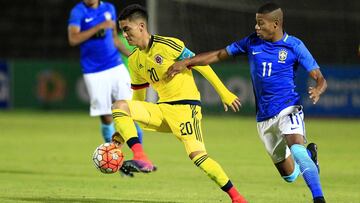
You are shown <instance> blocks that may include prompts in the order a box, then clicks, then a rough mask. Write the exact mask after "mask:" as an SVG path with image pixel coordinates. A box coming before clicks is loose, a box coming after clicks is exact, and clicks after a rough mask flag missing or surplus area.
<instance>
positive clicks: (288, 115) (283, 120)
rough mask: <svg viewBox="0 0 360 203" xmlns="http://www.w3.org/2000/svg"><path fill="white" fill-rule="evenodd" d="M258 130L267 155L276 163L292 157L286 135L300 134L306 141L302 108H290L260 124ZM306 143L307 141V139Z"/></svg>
mask: <svg viewBox="0 0 360 203" xmlns="http://www.w3.org/2000/svg"><path fill="white" fill-rule="evenodd" d="M257 129H258V133H259V136H260V139H261V140H262V141H263V143H264V145H265V148H266V151H267V153H268V154H269V155H270V157H271V159H272V161H273V162H274V163H279V162H281V161H283V160H285V159H286V158H287V157H288V156H290V155H291V152H290V149H289V147H288V146H287V143H286V141H285V138H284V135H287V134H300V135H303V136H304V139H305V123H304V113H303V111H302V106H289V107H287V108H285V109H283V110H282V111H281V112H280V113H279V114H278V115H277V116H274V117H272V118H270V119H268V120H266V121H262V122H258V123H257ZM305 142H306V139H305Z"/></svg>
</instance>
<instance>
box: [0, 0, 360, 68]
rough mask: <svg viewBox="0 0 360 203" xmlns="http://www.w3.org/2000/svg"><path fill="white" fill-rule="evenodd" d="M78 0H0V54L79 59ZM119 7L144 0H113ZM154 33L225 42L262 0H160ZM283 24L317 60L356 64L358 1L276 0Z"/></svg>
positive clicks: (240, 32) (202, 43) (203, 43)
mask: <svg viewBox="0 0 360 203" xmlns="http://www.w3.org/2000/svg"><path fill="white" fill-rule="evenodd" d="M77 2H79V0H46V1H44V0H29V1H23V0H12V1H1V3H0V9H1V10H0V58H2V59H19V58H26V59H28V58H30V59H33V58H34V59H78V57H79V53H78V52H79V50H78V48H73V47H69V45H68V42H67V19H68V16H69V12H70V10H71V8H72V7H73V6H74V5H75V4H76V3H77ZM108 2H112V3H114V4H115V6H116V8H117V11H118V12H119V11H120V10H121V8H123V7H124V6H126V5H128V4H132V3H140V4H142V5H144V6H146V4H147V2H146V1H145V0H129V1H125V0H117V1H116V0H113V1H111V0H110V1H108ZM155 2H156V5H157V6H156V9H157V12H156V14H157V18H156V19H157V28H158V29H157V34H161V35H167V36H175V37H179V38H181V39H183V40H184V41H185V42H186V44H187V46H188V47H189V48H190V49H192V50H193V51H195V52H201V51H207V50H211V49H218V48H223V47H225V46H226V45H227V44H229V43H231V42H233V41H235V40H237V39H240V38H242V37H243V36H246V35H248V34H250V33H251V32H252V31H253V30H254V26H255V12H256V10H257V8H258V7H259V6H260V5H261V4H263V3H264V2H265V1H259V0H224V1H205V0H197V1H186V0H185V1H176V0H171V1H170V0H158V1H155ZM275 2H277V3H279V4H280V5H281V6H282V7H283V8H284V11H285V28H286V29H285V30H286V31H287V32H288V33H289V34H291V35H295V36H297V37H298V38H300V39H302V40H303V41H304V43H305V44H306V46H307V47H308V48H309V50H310V51H311V53H312V54H313V55H314V57H315V58H316V59H317V61H318V62H319V63H326V64H359V59H360V57H359V43H360V1H354V0H352V1H350V0H343V1H326V0H317V1H309V0H306V1H285V0H283V1H275Z"/></svg>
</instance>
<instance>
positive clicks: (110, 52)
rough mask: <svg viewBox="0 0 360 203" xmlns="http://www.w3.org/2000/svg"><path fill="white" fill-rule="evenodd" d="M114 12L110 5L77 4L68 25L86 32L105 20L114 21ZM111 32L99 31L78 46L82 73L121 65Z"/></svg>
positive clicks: (107, 30)
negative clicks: (93, 6)
mask: <svg viewBox="0 0 360 203" xmlns="http://www.w3.org/2000/svg"><path fill="white" fill-rule="evenodd" d="M115 18H116V12H115V8H114V6H113V5H112V4H110V3H106V2H101V1H100V4H99V6H98V7H97V8H95V9H94V8H91V7H88V6H86V4H85V3H84V2H80V3H78V4H77V5H76V6H75V7H74V8H73V9H72V10H71V14H70V18H69V25H71V26H78V27H80V30H81V31H86V30H88V29H90V28H92V27H94V26H96V25H98V24H100V23H102V22H104V21H105V20H110V19H111V20H113V21H115ZM112 32H113V30H112V29H105V30H100V31H99V32H98V33H96V34H95V35H94V36H92V37H91V38H90V39H88V40H86V41H84V42H83V43H81V44H80V63H81V66H82V70H83V73H95V72H99V71H103V70H106V69H109V68H112V67H115V66H117V65H120V64H122V60H121V56H120V53H119V52H118V50H117V48H116V47H115V44H114V40H113V33H112Z"/></svg>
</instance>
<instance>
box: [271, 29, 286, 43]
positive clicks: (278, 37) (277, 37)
mask: <svg viewBox="0 0 360 203" xmlns="http://www.w3.org/2000/svg"><path fill="white" fill-rule="evenodd" d="M283 36H284V31H283V30H281V31H280V32H275V34H274V37H273V38H272V39H271V42H277V41H279V40H281V39H282V38H283Z"/></svg>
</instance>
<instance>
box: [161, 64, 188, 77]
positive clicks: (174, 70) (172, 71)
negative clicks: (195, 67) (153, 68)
mask: <svg viewBox="0 0 360 203" xmlns="http://www.w3.org/2000/svg"><path fill="white" fill-rule="evenodd" d="M185 68H186V66H185V64H184V62H183V61H177V62H175V63H174V64H172V65H171V66H170V67H169V69H168V70H167V72H166V77H167V78H169V79H171V78H173V77H174V76H175V75H176V74H178V73H180V72H181V71H183V70H184V69H185Z"/></svg>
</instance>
